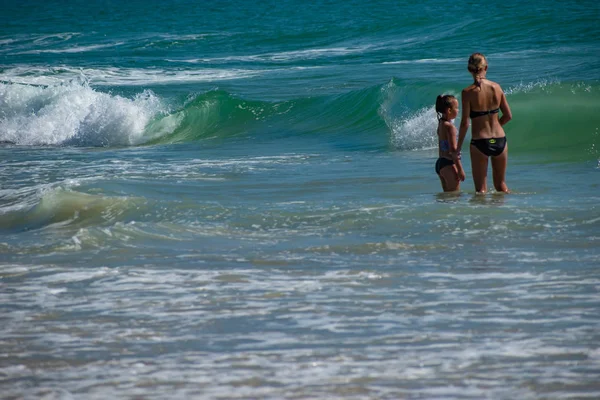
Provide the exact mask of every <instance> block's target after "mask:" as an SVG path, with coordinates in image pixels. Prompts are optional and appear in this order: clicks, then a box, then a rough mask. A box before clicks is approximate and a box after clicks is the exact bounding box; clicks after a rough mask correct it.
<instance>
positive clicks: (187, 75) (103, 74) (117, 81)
mask: <svg viewBox="0 0 600 400" xmlns="http://www.w3.org/2000/svg"><path fill="white" fill-rule="evenodd" d="M263 72H264V71H260V70H246V69H212V68H211V69H209V68H206V69H193V70H165V69H138V68H103V69H95V68H75V67H69V66H63V67H30V66H18V67H14V68H11V69H7V70H5V71H3V72H2V73H0V82H4V83H22V84H27V85H57V84H62V83H64V82H66V81H69V80H73V79H81V77H84V78H85V80H86V81H88V82H89V83H90V84H91V85H102V86H148V85H164V84H173V83H182V84H183V83H193V82H214V81H223V80H232V79H241V78H248V77H253V76H256V75H260V74H262V73H263Z"/></svg>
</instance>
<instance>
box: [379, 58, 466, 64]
mask: <svg viewBox="0 0 600 400" xmlns="http://www.w3.org/2000/svg"><path fill="white" fill-rule="evenodd" d="M457 62H464V60H463V59H462V58H421V59H417V60H398V61H385V62H383V63H382V64H454V63H457Z"/></svg>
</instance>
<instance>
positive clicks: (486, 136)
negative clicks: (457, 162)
mask: <svg viewBox="0 0 600 400" xmlns="http://www.w3.org/2000/svg"><path fill="white" fill-rule="evenodd" d="M487 69H488V64H487V60H486V58H485V56H484V55H483V54H481V53H473V54H472V55H471V57H469V65H468V70H469V72H470V73H471V75H473V84H472V85H471V86H469V87H467V88H465V89H463V91H462V115H461V121H460V130H459V132H458V149H459V150H460V149H461V147H462V144H463V141H464V140H465V135H466V134H467V130H468V129H469V119H470V120H471V121H472V123H473V126H472V128H471V146H470V154H471V170H472V173H473V182H474V183H475V190H476V191H477V193H485V192H486V191H487V168H488V158H490V157H491V158H492V175H493V179H494V187H495V188H496V190H497V191H499V192H505V193H508V192H509V190H508V187H507V186H506V182H505V175H506V164H507V161H508V146H507V144H506V134H505V133H504V129H503V128H502V126H504V125H505V124H506V123H507V122H508V121H510V120H511V119H512V114H511V112H510V107H509V106H508V102H507V101H506V96H504V92H503V91H502V88H501V87H500V85H498V84H497V83H496V82H492V81H490V80H487V79H486V78H485V75H486V73H487ZM500 111H502V117H501V118H498V113H499V112H500Z"/></svg>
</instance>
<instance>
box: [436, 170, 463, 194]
mask: <svg viewBox="0 0 600 400" xmlns="http://www.w3.org/2000/svg"><path fill="white" fill-rule="evenodd" d="M440 180H441V181H442V189H444V192H456V191H457V190H459V189H460V180H459V179H458V171H457V170H456V166H455V165H448V166H447V167H444V168H442V169H441V170H440Z"/></svg>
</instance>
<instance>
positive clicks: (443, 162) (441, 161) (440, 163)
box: [435, 157, 454, 175]
mask: <svg viewBox="0 0 600 400" xmlns="http://www.w3.org/2000/svg"><path fill="white" fill-rule="evenodd" d="M450 165H454V160H449V159H447V158H444V157H440V158H438V159H437V161H436V162H435V173H436V174H438V175H439V174H440V171H441V170H442V168H444V167H448V166H450Z"/></svg>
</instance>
